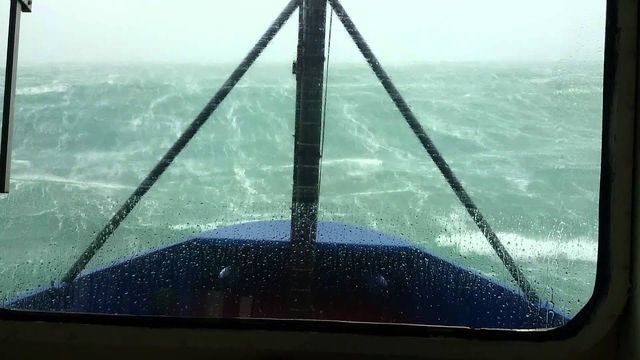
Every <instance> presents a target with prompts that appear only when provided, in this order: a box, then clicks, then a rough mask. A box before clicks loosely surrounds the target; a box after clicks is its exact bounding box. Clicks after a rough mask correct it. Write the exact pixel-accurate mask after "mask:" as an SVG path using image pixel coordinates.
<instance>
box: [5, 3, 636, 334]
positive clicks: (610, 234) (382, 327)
mask: <svg viewBox="0 0 640 360" xmlns="http://www.w3.org/2000/svg"><path fill="white" fill-rule="evenodd" d="M632 3H633V1H630V0H608V1H607V6H606V30H605V61H604V83H603V84H604V85H603V117H602V118H603V120H602V121H603V123H602V124H603V129H602V155H601V156H602V157H601V179H600V198H599V235H598V261H597V271H596V279H595V285H594V292H593V295H592V297H591V298H590V299H589V301H588V302H587V303H586V305H585V306H584V307H583V308H582V309H581V310H580V311H579V312H578V313H577V314H576V316H575V317H574V318H573V319H572V320H571V321H569V322H568V323H567V324H566V325H564V326H562V327H559V328H555V329H542V330H533V331H532V330H526V331H518V330H509V329H469V328H460V327H443V326H430V325H402V324H372V323H353V322H343V321H314V320H271V319H269V320H263V319H251V320H246V319H214V318H178V317H148V316H130V315H98V314H77V313H44V312H29V311H20V310H8V309H0V328H1V326H2V323H3V322H7V321H21V322H30V321H38V322H42V321H44V322H49V323H61V322H62V323H69V324H94V325H115V326H132V327H138V328H149V327H151V328H160V329H170V328H179V329H185V328H186V329H215V330H232V331H233V330H248V331H251V330H258V331H260V330H270V331H280V332H290V331H300V332H308V331H311V332H320V333H329V334H354V335H384V336H397V337H407V336H409V337H421V338H430V337H440V338H442V337H445V338H462V339H490V340H524V341H533V342H542V341H549V340H565V339H569V338H572V337H576V336H577V335H579V334H581V333H584V332H585V328H587V327H590V328H593V327H594V326H599V327H602V328H601V329H599V330H594V329H590V330H589V331H587V333H589V334H587V335H585V336H588V337H589V336H590V337H594V336H597V334H598V333H603V332H605V331H606V330H607V329H608V328H609V327H611V326H612V325H613V322H614V321H615V316H613V315H616V314H619V313H620V312H621V311H622V306H623V305H624V302H625V300H626V290H627V286H628V280H629V274H628V273H625V272H624V269H626V268H627V266H626V265H628V263H629V258H628V257H629V255H628V254H629V251H628V250H629V244H630V242H631V227H630V226H629V229H626V230H628V233H627V232H626V230H625V229H624V227H619V226H618V225H620V222H618V223H615V221H614V220H615V217H616V216H618V217H620V216H624V215H625V214H626V215H627V218H626V219H622V220H621V224H622V225H625V224H627V223H628V224H630V223H631V216H632V215H631V212H630V211H629V213H628V214H627V213H626V212H625V211H626V210H627V208H628V209H630V204H631V201H632V200H631V199H630V196H628V194H627V197H628V198H629V199H627V200H625V199H624V198H623V195H624V194H622V195H621V194H619V192H620V191H623V190H624V189H626V188H627V187H628V188H632V185H631V183H632V181H633V179H632V175H633V174H632V171H631V177H629V176H627V177H625V175H628V174H626V173H624V172H623V173H622V175H620V174H621V173H620V171H619V170H621V169H624V168H621V166H624V165H625V163H624V161H619V160H620V159H618V157H619V156H621V157H624V156H625V155H626V156H628V154H627V153H625V151H627V152H629V147H631V150H630V152H631V160H632V161H633V150H632V149H633V139H631V140H630V141H631V145H629V144H628V142H629V139H626V140H624V139H623V140H622V141H621V140H620V135H621V134H624V133H625V131H627V132H630V133H631V135H626V136H627V137H628V136H631V137H633V131H629V129H628V128H626V129H625V124H624V122H625V121H627V122H628V119H626V118H625V116H626V115H629V114H627V113H625V111H631V117H633V115H634V113H635V108H634V109H631V110H630V109H628V108H624V107H625V106H627V107H628V105H629V104H627V103H625V94H622V93H621V91H624V89H622V88H623V87H624V85H623V84H622V79H625V78H626V77H628V76H630V74H629V73H628V71H635V70H636V68H635V67H636V62H637V53H634V56H631V57H630V58H627V57H623V56H620V55H621V54H625V55H628V53H629V51H630V47H632V45H633V41H634V40H635V37H634V36H633V34H631V35H632V36H629V32H633V31H634V30H635V28H634V27H633V26H635V25H636V24H637V18H638V16H637V15H638V14H637V13H633V11H631V12H630V13H629V11H628V10H629V9H632V10H633V9H634V5H633V4H632ZM620 5H622V6H620ZM635 10H637V9H635ZM625 11H626V13H625ZM634 16H635V20H634V19H633V18H634ZM621 19H622V21H621ZM630 19H631V20H630ZM628 21H632V22H635V23H634V24H632V26H631V27H632V28H631V29H628V28H626V27H625V26H624V25H626V23H627V22H628ZM625 29H626V30H625ZM621 33H623V35H626V37H625V36H621ZM631 68H633V69H631ZM632 75H633V77H634V78H635V76H636V75H637V74H636V73H635V72H633V74H632ZM633 86H635V82H633ZM626 95H628V94H626ZM632 98H634V99H635V94H634V96H632ZM627 100H628V99H627ZM627 102H628V101H627ZM621 103H622V104H621ZM621 106H622V108H623V109H622V110H620V107H621ZM621 111H622V113H621ZM625 119H626V120H625ZM626 125H629V124H626ZM633 125H634V124H633V120H631V124H630V126H631V127H633ZM625 141H626V142H625ZM614 160H615V161H614ZM614 174H615V176H614ZM620 184H622V188H624V189H622V190H620ZM616 189H618V190H616ZM616 191H617V192H616ZM625 201H627V202H628V204H627V203H625ZM614 210H615V211H614ZM618 212H620V213H621V214H622V215H621V214H619V213H618ZM616 229H618V230H616ZM625 255H626V258H625ZM614 263H615V264H616V267H613V266H612V265H613V264H614ZM594 334H595V335H594Z"/></svg>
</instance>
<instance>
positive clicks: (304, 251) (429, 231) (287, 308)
mask: <svg viewBox="0 0 640 360" xmlns="http://www.w3.org/2000/svg"><path fill="white" fill-rule="evenodd" d="M247 4H250V6H249V5H247ZM605 5H606V4H605V1H604V0H589V1H578V0H563V1H551V0H544V1H538V2H510V1H503V0H490V1H482V2H478V1H467V0H457V1H449V2H443V1H418V0H402V1H394V2H375V3H372V2H370V1H364V0H342V1H338V0H328V1H326V0H300V1H298V0H291V1H287V0H277V1H276V0H270V1H249V2H209V1H204V0H197V1H191V2H190V3H189V6H184V3H182V2H179V1H165V2H162V4H158V3H157V2H154V1H151V0H144V1H134V2H131V1H124V0H114V1H108V2H107V1H101V2H98V1H93V2H87V1H79V0H58V1H55V2H52V1H36V2H35V4H34V5H33V12H32V13H23V14H22V23H21V29H20V32H21V33H20V34H21V38H20V50H19V68H18V77H17V89H16V91H15V114H14V118H13V132H12V146H11V152H10V154H11V173H10V192H9V194H3V195H0V224H1V225H2V226H0V249H1V251H0V253H1V254H2V255H1V256H0V274H2V276H1V277H0V305H1V306H2V307H4V308H7V309H13V310H17V311H44V312H74V313H78V312H80V313H95V314H127V315H158V316H181V317H211V318H263V319H264V318H266V319H269V318H278V319H316V320H348V321H359V322H374V323H403V324H417V325H424V324H427V325H444V326H465V327H472V328H507V329H537V328H554V327H559V326H562V325H564V324H565V323H566V322H567V321H569V320H570V319H571V318H572V317H573V316H575V314H576V313H577V312H578V311H580V309H581V308H582V307H583V306H584V305H585V304H586V302H587V301H588V300H589V299H590V297H591V295H592V292H593V286H594V282H595V276H596V262H597V258H598V252H597V242H598V227H599V224H598V215H599V214H598V202H599V179H600V153H601V136H602V101H603V98H602V92H603V90H602V89H603V62H604V51H603V49H604V29H605ZM247 6H249V7H250V8H251V11H247V9H248V8H247ZM123 9H126V11H123ZM0 11H1V12H2V14H0V15H1V16H0V21H1V23H0V27H1V28H2V29H6V28H7V27H8V23H9V6H8V4H4V5H3V6H2V7H0ZM3 31H6V30H3ZM2 38H3V39H5V40H6V32H3V35H2ZM5 40H3V42H2V43H1V44H2V47H3V50H2V51H3V52H2V55H3V59H4V56H5V55H6V53H5V52H4V51H5V48H6V42H5ZM2 66H4V64H3V65H2ZM1 76H2V80H3V83H4V79H5V75H4V67H3V70H2V75H1Z"/></svg>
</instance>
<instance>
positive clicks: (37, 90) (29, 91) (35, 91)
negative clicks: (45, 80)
mask: <svg viewBox="0 0 640 360" xmlns="http://www.w3.org/2000/svg"><path fill="white" fill-rule="evenodd" d="M68 89H69V87H68V86H67V85H64V84H54V85H39V86H29V87H24V88H19V89H17V90H16V95H40V94H47V93H63V92H66V91H67V90H68Z"/></svg>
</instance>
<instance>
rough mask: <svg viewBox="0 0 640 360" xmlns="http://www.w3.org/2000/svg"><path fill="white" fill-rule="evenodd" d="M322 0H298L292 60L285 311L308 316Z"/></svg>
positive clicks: (323, 17)
mask: <svg viewBox="0 0 640 360" xmlns="http://www.w3.org/2000/svg"><path fill="white" fill-rule="evenodd" d="M326 8H327V1H326V0H303V2H302V7H301V8H300V9H301V10H300V27H299V33H298V57H297V61H296V78H297V89H296V119H295V140H294V142H295V144H294V153H293V161H294V164H293V195H292V202H291V254H290V271H291V284H290V291H291V296H290V299H289V300H290V311H291V313H292V314H291V315H292V316H299V317H308V316H310V314H311V313H310V311H311V308H310V307H311V299H310V290H311V289H310V288H311V273H312V269H313V252H314V248H315V240H316V232H317V225H318V199H319V192H320V187H319V183H320V171H319V169H320V146H321V138H322V104H323V102H322V100H323V99H322V96H323V89H324V83H323V82H324V62H325V59H324V51H325V27H326Z"/></svg>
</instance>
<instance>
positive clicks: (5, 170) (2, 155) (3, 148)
mask: <svg viewBox="0 0 640 360" xmlns="http://www.w3.org/2000/svg"><path fill="white" fill-rule="evenodd" d="M18 5H19V6H18ZM9 12H10V14H9V32H8V39H7V65H6V69H5V71H6V72H5V78H4V79H5V80H4V102H3V107H2V109H3V111H2V131H1V133H0V193H1V194H8V193H9V188H10V184H9V178H10V174H11V137H12V132H13V131H12V130H13V112H14V105H15V97H16V77H17V75H18V47H19V43H20V17H21V15H22V12H31V0H11V5H10V10H9Z"/></svg>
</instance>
